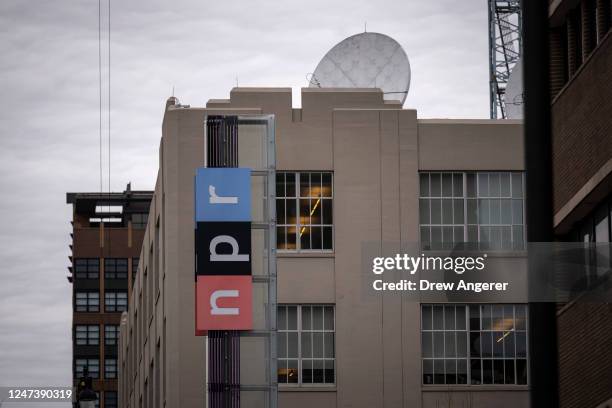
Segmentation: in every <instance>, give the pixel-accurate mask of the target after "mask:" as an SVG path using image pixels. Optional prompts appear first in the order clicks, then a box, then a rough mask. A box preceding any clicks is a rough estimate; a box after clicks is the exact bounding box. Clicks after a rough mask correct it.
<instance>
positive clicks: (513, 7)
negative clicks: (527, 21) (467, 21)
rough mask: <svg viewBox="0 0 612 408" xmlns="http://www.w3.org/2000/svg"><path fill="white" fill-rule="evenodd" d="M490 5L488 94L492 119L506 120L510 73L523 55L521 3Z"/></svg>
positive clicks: (493, 1) (499, 0) (497, 0)
mask: <svg viewBox="0 0 612 408" xmlns="http://www.w3.org/2000/svg"><path fill="white" fill-rule="evenodd" d="M487 1H488V3H489V93H490V105H491V119H496V118H502V119H505V118H506V106H505V101H504V97H505V94H506V85H507V84H508V77H509V76H510V71H511V70H512V68H514V65H515V64H516V62H517V61H518V60H519V59H520V57H521V54H522V42H523V41H522V38H521V37H522V35H521V2H520V0H487Z"/></svg>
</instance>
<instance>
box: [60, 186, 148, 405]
mask: <svg viewBox="0 0 612 408" xmlns="http://www.w3.org/2000/svg"><path fill="white" fill-rule="evenodd" d="M151 197H152V192H149V191H131V190H130V186H129V185H128V188H127V189H126V191H124V192H121V193H68V194H67V195H66V201H67V203H68V204H72V208H73V216H72V220H71V224H72V233H71V236H72V244H71V245H70V247H71V250H72V256H71V257H70V261H71V266H70V267H69V268H68V269H69V271H70V276H68V280H69V281H70V282H71V283H72V304H73V314H72V367H73V383H74V385H75V386H76V384H77V382H78V380H79V378H80V377H81V376H82V375H83V372H84V370H85V368H87V371H88V373H89V375H90V376H91V377H92V378H93V386H94V390H95V391H96V392H97V393H98V401H97V406H99V407H102V408H113V407H114V408H116V407H117V406H118V403H117V344H118V335H119V323H120V320H121V313H122V312H123V311H125V310H127V305H128V301H129V296H130V293H131V292H132V291H131V288H132V283H133V277H134V276H135V274H136V269H137V267H138V260H139V255H140V247H141V245H142V239H143V236H144V231H145V230H144V228H145V226H146V225H147V216H148V214H149V205H150V202H151Z"/></svg>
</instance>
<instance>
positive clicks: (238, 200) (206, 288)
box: [195, 168, 253, 336]
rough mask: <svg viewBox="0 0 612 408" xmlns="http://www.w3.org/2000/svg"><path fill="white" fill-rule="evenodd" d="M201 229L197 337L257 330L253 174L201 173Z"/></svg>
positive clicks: (198, 237)
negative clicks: (252, 218) (253, 276)
mask: <svg viewBox="0 0 612 408" xmlns="http://www.w3.org/2000/svg"><path fill="white" fill-rule="evenodd" d="M195 223H196V231H195V244H196V248H195V255H196V265H195V270H196V276H195V278H196V335H200V336H201V335H206V333H207V332H208V330H250V329H252V326H253V310H252V284H253V282H252V279H251V171H250V169H245V168H199V169H198V170H197V173H196V177H195Z"/></svg>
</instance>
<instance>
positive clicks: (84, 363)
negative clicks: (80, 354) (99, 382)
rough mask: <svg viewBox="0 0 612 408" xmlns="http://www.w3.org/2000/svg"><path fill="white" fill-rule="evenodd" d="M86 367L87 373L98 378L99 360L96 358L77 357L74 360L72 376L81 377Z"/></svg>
mask: <svg viewBox="0 0 612 408" xmlns="http://www.w3.org/2000/svg"><path fill="white" fill-rule="evenodd" d="M85 367H87V373H88V375H89V376H90V377H91V378H93V379H96V378H100V360H98V359H97V358H77V359H75V361H74V376H75V377H76V378H81V377H82V376H83V373H84V371H85Z"/></svg>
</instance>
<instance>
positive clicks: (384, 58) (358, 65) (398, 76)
mask: <svg viewBox="0 0 612 408" xmlns="http://www.w3.org/2000/svg"><path fill="white" fill-rule="evenodd" d="M310 87H311V88H380V89H382V91H383V92H384V98H385V100H398V101H401V103H404V101H405V100H406V96H408V89H409V88H410V63H409V62H408V56H407V55H406V52H405V51H404V49H403V48H402V46H401V45H399V43H398V42H397V41H395V40H394V39H393V38H391V37H389V36H387V35H384V34H379V33H367V32H366V33H361V34H356V35H353V36H351V37H348V38H346V39H345V40H343V41H341V42H340V43H338V44H336V45H335V46H334V47H333V48H332V49H331V50H329V52H328V53H327V54H325V56H324V57H323V59H322V60H321V62H319V65H317V68H316V69H315V71H314V73H313V74H312V77H311V78H310Z"/></svg>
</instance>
